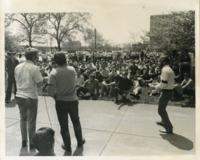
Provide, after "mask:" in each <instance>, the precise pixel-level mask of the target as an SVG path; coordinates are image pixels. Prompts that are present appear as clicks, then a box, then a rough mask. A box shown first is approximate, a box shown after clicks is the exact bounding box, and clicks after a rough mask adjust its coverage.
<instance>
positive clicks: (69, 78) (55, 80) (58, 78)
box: [47, 53, 85, 155]
mask: <svg viewBox="0 0 200 160" xmlns="http://www.w3.org/2000/svg"><path fill="white" fill-rule="evenodd" d="M53 60H54V62H55V63H56V65H57V67H56V68H55V69H53V70H52V71H51V73H50V75H49V80H48V83H49V84H48V88H47V91H48V94H49V95H50V96H52V97H54V99H55V105H56V112H57V116H58V121H59V123H60V127H61V136H62V139H63V142H64V145H62V148H63V149H64V150H65V151H66V155H71V153H72V149H71V139H70V133H69V128H68V115H69V116H70V118H71V120H72V124H73V127H74V132H75V136H76V140H77V143H78V145H77V149H83V144H84V143H85V140H83V138H82V129H81V124H80V120H79V113H78V112H79V109H78V97H77V95H76V89H75V88H76V81H77V74H76V71H75V69H74V67H72V66H67V64H66V57H65V54H64V53H57V54H55V55H54V58H53Z"/></svg>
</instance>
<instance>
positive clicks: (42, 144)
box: [32, 127, 55, 153]
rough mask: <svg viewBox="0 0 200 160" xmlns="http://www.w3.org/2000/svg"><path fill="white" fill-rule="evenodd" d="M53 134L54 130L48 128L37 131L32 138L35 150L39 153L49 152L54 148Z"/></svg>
mask: <svg viewBox="0 0 200 160" xmlns="http://www.w3.org/2000/svg"><path fill="white" fill-rule="evenodd" d="M54 134H55V132H54V130H53V129H51V128H48V127H42V128H40V129H38V130H37V131H36V133H35V134H34V135H33V137H32V141H33V144H34V146H35V148H36V149H37V150H38V151H39V152H40V153H47V152H48V151H51V150H52V148H53V146H54Z"/></svg>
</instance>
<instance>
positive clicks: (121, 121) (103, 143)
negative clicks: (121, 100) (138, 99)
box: [6, 97, 195, 156]
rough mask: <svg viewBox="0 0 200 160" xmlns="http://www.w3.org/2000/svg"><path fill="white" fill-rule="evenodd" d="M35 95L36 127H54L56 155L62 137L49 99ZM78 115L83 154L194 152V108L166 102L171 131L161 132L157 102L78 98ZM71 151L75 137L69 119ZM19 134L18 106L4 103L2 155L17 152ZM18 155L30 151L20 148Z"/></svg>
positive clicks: (60, 152) (172, 153)
mask: <svg viewBox="0 0 200 160" xmlns="http://www.w3.org/2000/svg"><path fill="white" fill-rule="evenodd" d="M46 102H47V106H48V112H49V114H50V121H49V118H48V114H47V109H46V107H45V101H44V97H39V108H38V117H37V128H40V127H44V126H51V125H50V123H52V128H53V129H54V130H55V132H56V135H55V138H56V142H55V152H56V155H58V156H62V155H63V154H64V151H63V150H62V149H61V147H60V146H61V144H62V139H61V136H60V127H59V124H58V120H57V116H56V111H55V108H54V101H53V99H51V98H49V97H46ZM79 103H80V104H79V108H80V119H81V124H82V128H83V135H84V137H85V139H86V144H85V146H84V152H83V155H84V156H136V155H177V154H178V155H192V154H194V153H195V146H194V144H195V143H194V142H195V109H194V108H181V107H176V106H169V107H168V108H167V109H168V113H169V116H170V119H171V121H172V123H173V125H174V133H175V134H174V135H166V134H161V133H160V132H159V130H162V128H161V127H160V126H157V125H156V123H155V122H156V121H159V120H160V118H159V116H158V114H157V106H155V105H147V104H135V105H130V106H128V105H124V106H122V107H121V109H120V110H119V109H118V107H119V105H116V104H114V103H113V102H111V101H84V100H81V101H79ZM70 133H71V137H72V145H73V146H72V148H73V151H74V149H75V147H76V140H75V137H74V132H73V128H72V124H71V122H70ZM20 146H21V135H20V128H19V110H18V107H17V106H15V105H12V104H11V105H10V106H6V155H8V156H17V155H19V154H20ZM21 154H22V155H31V154H32V153H26V151H21Z"/></svg>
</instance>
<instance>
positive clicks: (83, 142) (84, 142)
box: [77, 139, 85, 147]
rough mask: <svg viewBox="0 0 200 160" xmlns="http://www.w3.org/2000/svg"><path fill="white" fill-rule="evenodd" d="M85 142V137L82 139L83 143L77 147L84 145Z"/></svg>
mask: <svg viewBox="0 0 200 160" xmlns="http://www.w3.org/2000/svg"><path fill="white" fill-rule="evenodd" d="M84 144H85V139H83V140H82V143H81V144H78V146H77V147H83V145H84Z"/></svg>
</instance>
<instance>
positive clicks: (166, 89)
mask: <svg viewBox="0 0 200 160" xmlns="http://www.w3.org/2000/svg"><path fill="white" fill-rule="evenodd" d="M169 64H170V60H169V58H168V57H162V58H161V59H160V66H161V68H162V70H161V76H160V88H161V95H160V98H159V102H158V113H159V115H160V117H161V122H157V124H158V125H161V126H163V127H164V128H165V129H166V131H165V133H167V134H173V126H172V124H171V122H170V120H169V117H168V114H167V111H166V108H167V104H168V102H169V101H170V100H171V98H172V96H173V89H174V83H175V80H174V79H175V74H174V71H173V70H172V69H171V67H170V66H169Z"/></svg>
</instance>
